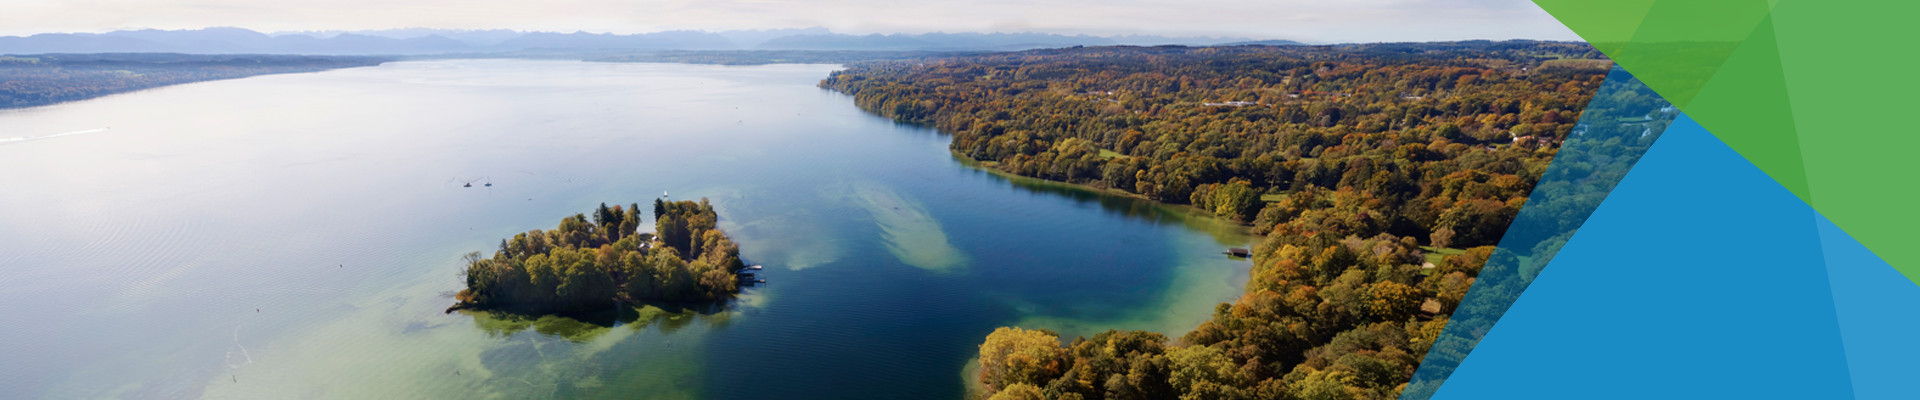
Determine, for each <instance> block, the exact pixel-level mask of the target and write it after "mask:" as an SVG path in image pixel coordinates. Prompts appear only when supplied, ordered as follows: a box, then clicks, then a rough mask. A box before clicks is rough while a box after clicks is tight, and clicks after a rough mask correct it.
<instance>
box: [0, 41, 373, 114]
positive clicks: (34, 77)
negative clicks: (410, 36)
mask: <svg viewBox="0 0 1920 400" xmlns="http://www.w3.org/2000/svg"><path fill="white" fill-rule="evenodd" d="M386 61H390V60H389V59H386V58H379V57H346V56H289V55H259V54H249V55H197V54H171V53H106V54H39V55H30V56H0V109H7V108H23V107H33V106H43V105H48V104H54V103H60V102H68V101H77V100H86V99H91V98H95V97H100V96H105V95H110V94H115V93H125V92H131V91H136V90H142V89H151V88H156V87H161V86H168V85H178V84H182V83H192V82H200V81H211V80H220V79H234V78H245V77H249V76H254V75H265V74H285V73H296V72H314V71H324V70H329V69H337V68H348V67H365V66H373V65H380V63H382V62H386Z"/></svg>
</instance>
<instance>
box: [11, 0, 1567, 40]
mask: <svg viewBox="0 0 1920 400" xmlns="http://www.w3.org/2000/svg"><path fill="white" fill-rule="evenodd" d="M4 1H5V3H6V5H5V6H0V10H4V12H0V35H27V34H34V33H47V32H104V31H109V30H115V29H130V28H156V29H197V28H204V27H209V26H237V27H242V28H248V29H253V30H256V31H261V32H274V31H296V30H336V29H338V30H360V29H388V28H406V27H428V28H450V29H494V28H505V29H517V30H542V31H564V32H572V31H579V30H584V31H588V32H596V33H603V32H613V33H641V32H654V31H661V30H673V29H699V30H728V29H765V28H805V27H812V26H821V27H826V28H828V29H832V30H833V31H834V32H839V33H856V34H865V33H924V32H933V31H945V32H1023V31H1035V32H1050V33H1064V34H1078V33H1085V34H1092V35H1101V36H1105V35H1116V34H1147V35H1179V36H1191V35H1208V36H1222V35H1224V36H1242V37H1251V38H1255V39H1292V40H1301V41H1309V42H1381V41H1435V40H1461V39H1496V40H1498V39H1546V40H1580V39H1579V37H1578V36H1576V35H1574V34H1573V32H1571V31H1569V30H1567V28H1566V27H1565V26H1563V25H1561V24H1560V23H1559V22H1557V21H1555V20H1554V19H1553V17H1552V16H1549V15H1547V13H1546V12H1545V11H1541V10H1540V7H1539V6H1535V5H1534V4H1533V3H1532V2H1530V1H1527V0H964V1H963V0H932V1H909V0H901V1H895V0H807V1H800V0H539V1H532V0H4Z"/></svg>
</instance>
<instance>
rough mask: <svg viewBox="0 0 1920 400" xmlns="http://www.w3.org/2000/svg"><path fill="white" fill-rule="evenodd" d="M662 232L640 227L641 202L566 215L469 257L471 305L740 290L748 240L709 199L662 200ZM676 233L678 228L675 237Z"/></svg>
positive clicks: (550, 305) (556, 304) (715, 295)
mask: <svg viewBox="0 0 1920 400" xmlns="http://www.w3.org/2000/svg"><path fill="white" fill-rule="evenodd" d="M656 205H657V207H658V209H660V210H661V211H662V212H663V214H662V216H661V218H659V219H656V220H655V223H656V226H655V229H656V230H659V231H661V232H662V233H663V235H661V236H655V235H651V234H640V233H637V229H636V228H637V227H638V226H639V224H640V223H641V216H640V214H639V213H640V211H638V208H639V204H638V203H635V204H632V205H630V206H626V207H622V206H619V205H615V206H613V207H607V206H606V205H604V204H602V205H601V206H600V207H598V208H596V209H595V210H594V213H593V216H592V218H591V220H589V218H588V217H587V216H586V215H584V214H582V215H574V216H571V217H567V218H563V219H561V221H560V224H559V226H558V228H557V229H553V230H534V231H529V232H526V233H521V234H516V235H514V237H513V238H512V239H509V240H503V241H501V244H500V249H499V250H498V251H496V252H495V253H494V256H493V257H492V258H482V256H481V255H480V253H478V252H475V253H469V254H467V255H466V257H465V262H466V264H467V267H466V270H465V271H464V274H465V278H466V281H467V289H466V290H463V291H461V292H460V294H459V295H458V299H459V301H460V302H461V303H462V304H463V305H470V306H478V307H505V308H521V309H529V310H535V311H587V310H594V309H603V308H607V307H611V306H612V305H614V304H615V303H616V302H617V301H628V302H640V301H650V300H662V301H675V302H691V301H715V300H723V299H727V298H730V297H732V296H733V294H734V293H737V292H738V291H739V287H738V281H736V279H735V277H734V271H736V270H739V269H740V267H741V266H742V263H741V261H740V247H739V245H737V244H735V243H734V242H733V240H732V239H730V238H728V237H727V235H726V234H725V233H723V232H721V231H720V230H719V229H717V228H715V226H714V224H715V222H716V221H718V220H719V216H718V215H717V214H715V213H714V211H713V207H712V206H711V205H709V204H707V202H706V200H705V199H702V200H701V201H700V202H699V203H695V202H691V201H681V202H675V203H664V202H663V203H657V204H656ZM668 234H670V235H672V236H671V237H668Z"/></svg>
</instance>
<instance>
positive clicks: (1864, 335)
mask: <svg viewBox="0 0 1920 400" xmlns="http://www.w3.org/2000/svg"><path fill="white" fill-rule="evenodd" d="M1815 218H1816V219H1817V223H1818V224H1819V227H1820V245H1821V249H1822V253H1824V254H1825V255H1826V262H1827V279H1828V280H1829V281H1828V282H1829V283H1830V284H1831V285H1832V286H1833V308H1834V312H1835V314H1838V316H1839V319H1840V335H1841V337H1842V338H1843V339H1844V340H1843V342H1844V343H1846V348H1847V369H1848V371H1851V372H1852V375H1853V394H1854V398H1855V399H1859V400H1879V399H1887V400H1893V399H1913V398H1916V397H1920V385H1916V384H1914V382H1915V380H1916V379H1920V364H1915V362H1916V361H1920V340H1916V339H1915V337H1914V334H1915V333H1920V286H1914V285H1913V281H1910V280H1907V277H1906V275H1901V274H1900V271H1898V270H1895V269H1893V266H1891V265H1887V262H1886V261H1885V260H1881V259H1880V257H1879V256H1875V255H1874V254H1873V251H1870V250H1867V247H1866V246H1863V245H1861V244H1860V242H1859V241H1856V240H1854V239H1853V236H1851V235H1848V234H1847V233H1846V232H1845V231H1841V230H1840V227H1839V226H1836V225H1834V224H1833V221H1828V220H1827V218H1826V217H1824V216H1816V217H1815Z"/></svg>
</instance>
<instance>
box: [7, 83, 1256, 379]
mask: <svg viewBox="0 0 1920 400" xmlns="http://www.w3.org/2000/svg"><path fill="white" fill-rule="evenodd" d="M837 68H838V67H837V66H833V65H767V66H750V67H735V66H707V65H681V64H619V63H586V62H572V61H533V60H456V61H421V62H395V63H387V64H385V65H381V66H378V67H366V68H354V69H344V70H333V71H326V72H320V73H310V74H291V75H270V76H257V77H251V78H245V79H237V80H227V81H214V82H202V83H194V84H187V85H180V86H172V87H165V88H160V89H154V90H148V91H142V92H136V93H129V94H122V95H115V96H108V97H103V98H98V99H93V100H87V101H81V102H75V103H68V104H60V105H54V106H47V107H38V108H29V109H19V110H9V111H0V138H25V139H20V140H11V139H9V140H5V141H0V170H4V171H6V173H5V175H4V178H0V271H3V272H4V274H0V315H3V316H4V318H5V319H6V321H5V323H0V359H4V360H7V361H6V362H5V363H0V398H9V399H30V398H58V399H65V398H215V399H371V398H419V399H436V398H438V399H478V398H500V399H521V398H536V399H539V398H661V399H681V398H714V399H763V398H783V399H878V398H958V397H961V396H962V395H964V393H965V391H966V390H967V389H966V387H967V386H966V382H965V379H964V378H963V377H962V374H963V373H962V370H963V368H965V367H966V365H967V364H968V362H969V361H970V360H971V359H972V358H973V357H974V355H975V354H976V353H977V352H978V348H977V346H978V345H979V343H980V342H981V341H982V339H983V338H984V337H985V336H986V334H987V333H989V332H991V331H992V330H993V329H994V328H996V327H999V326H1006V325H1013V324H1018V325H1021V326H1024V327H1028V328H1048V329H1053V330H1055V331H1059V332H1061V333H1063V334H1064V335H1065V337H1067V338H1071V337H1073V336H1074V335H1088V336H1090V335H1091V334H1092V333H1094V332H1098V331H1101V330H1105V329H1110V328H1111V329H1147V330H1154V331H1159V332H1163V333H1167V334H1168V335H1169V336H1176V335H1179V334H1182V333H1184V332H1186V331H1187V330H1189V329H1191V328H1193V327H1194V326H1196V325H1197V324H1199V323H1200V322H1201V321H1204V320H1205V319H1206V318H1208V316H1209V315H1210V314H1211V313H1212V311H1213V309H1214V304H1216V303H1219V302H1225V301H1231V300H1232V299H1234V298H1236V297H1238V296H1239V294H1240V292H1241V290H1242V289H1241V287H1242V285H1243V284H1244V283H1245V281H1246V279H1247V268H1248V263H1247V262H1246V261H1244V260H1231V259H1228V258H1227V257H1226V256H1224V255H1223V254H1221V251H1223V250H1224V249H1225V248H1226V247H1246V246H1247V244H1248V243H1249V242H1250V241H1251V240H1252V238H1250V237H1249V236H1247V235H1246V233H1245V230H1244V229H1243V228H1239V227H1235V226H1231V225H1228V224H1223V223H1220V222H1218V221H1215V220H1213V219H1210V218H1206V217H1202V216H1195V215H1191V214H1190V212H1191V211H1188V210H1186V209H1183V208H1178V207H1170V206H1163V205H1156V204H1153V203H1151V202H1147V201H1144V200H1137V199H1132V198H1127V197H1118V196H1111V195H1106V194H1102V193H1097V192H1093V191H1089V190H1085V189H1080V188H1077V187H1071V186H1066V185H1059V184H1053V183H1047V182H1040V181H1034V180H1031V179H1023V178H1011V179H1010V178H1007V177H1003V176H999V175H995V174H992V173H988V172H986V171H982V170H979V169H975V168H973V167H970V166H968V165H967V164H966V163H964V162H962V160H957V159H955V158H954V157H953V156H952V155H951V153H950V152H948V151H947V147H946V146H947V143H948V138H947V137H946V136H944V135H942V134H940V133H938V132H936V131H934V130H931V129H927V128H923V127H918V126H911V125H903V124H896V123H894V122H892V121H889V120H886V119H883V118H879V117H875V116H873V115H871V114H867V113H865V112H862V111H860V110H859V109H857V108H856V107H855V106H854V104H853V101H852V99H851V98H850V97H848V96H845V95H842V94H839V93H834V92H830V91H826V90H822V89H819V88H817V87H815V86H814V85H815V84H816V83H817V82H818V81H819V80H820V79H821V78H824V77H826V76H827V74H828V73H830V72H831V71H833V70H835V69H837ZM467 182H472V183H473V186H472V187H464V186H463V185H464V184H465V183H467ZM487 183H491V184H492V186H490V187H489V186H485V184H487ZM663 194H665V195H667V196H668V197H669V198H671V199H700V198H706V199H709V200H710V201H711V202H712V203H713V204H714V205H715V207H716V208H717V209H718V211H719V213H720V215H721V221H720V223H719V225H720V227H721V228H722V229H723V230H726V231H727V232H728V233H730V234H731V235H733V236H734V237H735V238H736V239H737V240H738V241H739V242H740V244H741V255H742V257H743V258H745V259H747V260H749V261H752V262H756V263H761V264H764V265H766V268H767V269H766V271H765V272H764V273H762V274H761V276H762V277H764V278H766V279H767V280H768V283H766V284H765V285H762V286H759V287H754V288H750V289H746V290H745V291H744V292H743V294H742V296H741V297H740V299H739V300H737V301H735V302H733V303H732V304H729V305H727V306H726V307H724V309H720V310H704V309H687V308H680V307H672V306H666V307H657V306H649V307H645V308H643V309H639V310H635V311H630V312H626V313H623V315H621V316H615V317H608V318H599V317H592V316H582V317H581V319H574V318H562V317H540V318H535V317H526V316H514V315H496V314H492V313H487V312H455V313H452V314H446V313H443V311H444V310H445V309H446V308H447V306H449V305H452V304H453V299H452V297H451V296H452V295H451V294H452V293H453V292H454V291H457V290H459V289H461V288H462V287H463V283H462V282H463V281H462V280H461V278H460V277H459V275H458V270H459V268H460V267H461V264H460V261H459V258H460V255H461V254H463V253H466V252H470V251H482V252H486V253H488V254H491V252H492V251H493V250H494V249H495V248H497V247H498V246H499V242H500V240H501V239H504V238H508V237H511V236H512V235H513V234H514V233H517V232H525V231H528V230H532V229H552V228H553V227H554V226H555V225H556V224H557V223H558V222H559V221H560V219H561V218H563V217H566V216H571V215H573V214H577V213H586V212H589V211H590V210H592V208H593V207H595V206H598V205H599V204H601V203H606V204H609V205H612V204H630V203H641V204H646V203H649V202H651V201H652V200H653V199H654V198H657V197H660V196H662V195H663ZM650 217H651V216H649V219H648V220H647V221H646V225H645V226H646V227H647V228H646V230H650V228H651V226H652V222H653V221H652V219H651V218H650Z"/></svg>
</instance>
